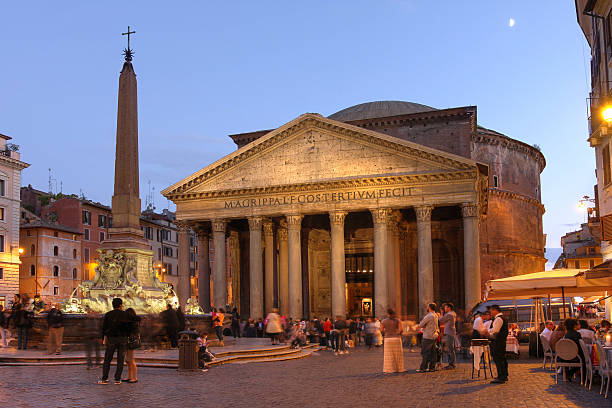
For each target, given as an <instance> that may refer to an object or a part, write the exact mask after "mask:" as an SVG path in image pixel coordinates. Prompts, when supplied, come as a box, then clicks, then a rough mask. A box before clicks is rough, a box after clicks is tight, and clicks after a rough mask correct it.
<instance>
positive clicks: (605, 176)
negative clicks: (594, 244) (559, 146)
mask: <svg viewBox="0 0 612 408" xmlns="http://www.w3.org/2000/svg"><path fill="white" fill-rule="evenodd" d="M575 4H576V15H577V19H578V24H579V25H580V28H581V29H582V32H583V33H584V36H585V38H586V40H587V42H588V44H589V46H590V48H591V91H590V93H589V99H588V100H589V112H588V121H589V138H588V141H589V144H590V145H591V147H592V148H593V149H594V152H595V168H596V175H597V195H598V201H599V203H598V207H599V217H600V220H601V234H602V241H601V254H602V257H603V261H608V260H610V259H612V246H611V245H610V242H611V241H612V167H611V166H612V164H611V163H612V162H611V154H610V149H611V146H610V141H611V138H610V135H611V133H612V132H611V131H612V127H611V125H610V123H609V122H607V121H606V120H604V117H603V111H604V109H605V108H607V107H610V106H612V94H611V92H610V78H612V69H611V67H612V1H610V0H597V1H594V0H576V2H575Z"/></svg>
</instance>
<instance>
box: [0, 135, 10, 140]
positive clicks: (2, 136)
mask: <svg viewBox="0 0 612 408" xmlns="http://www.w3.org/2000/svg"><path fill="white" fill-rule="evenodd" d="M0 139H4V140H11V139H12V137H10V136H7V135H3V134H2V133H0Z"/></svg>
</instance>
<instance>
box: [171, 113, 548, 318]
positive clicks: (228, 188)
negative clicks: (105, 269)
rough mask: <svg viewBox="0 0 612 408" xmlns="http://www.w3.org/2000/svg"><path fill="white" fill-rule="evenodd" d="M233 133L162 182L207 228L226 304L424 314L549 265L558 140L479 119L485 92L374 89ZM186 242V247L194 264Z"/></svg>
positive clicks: (471, 300) (290, 311)
mask: <svg viewBox="0 0 612 408" xmlns="http://www.w3.org/2000/svg"><path fill="white" fill-rule="evenodd" d="M231 137H232V139H233V140H234V142H235V143H236V144H237V145H238V147H239V149H238V150H237V151H236V152H234V153H232V154H229V155H228V156H226V157H224V158H222V159H220V160H218V161H217V162H215V163H213V164H211V165H210V166H208V167H206V168H204V169H202V170H200V171H199V172H197V173H195V174H193V175H191V176H189V177H187V178H186V179H185V180H182V181H181V182H179V183H176V184H175V185H173V186H170V187H168V188H167V189H165V190H163V191H162V194H164V195H165V196H166V197H168V198H169V199H171V200H173V201H174V202H175V203H176V205H177V213H176V214H177V222H176V224H177V226H178V228H179V243H180V242H181V239H182V238H181V235H182V234H186V233H187V232H188V231H189V228H194V229H195V230H196V232H197V233H198V243H201V244H202V246H201V247H200V248H199V251H198V258H199V270H198V273H199V276H200V282H204V281H205V280H206V278H207V277H208V276H209V275H210V274H211V270H210V269H209V266H210V265H212V276H213V279H212V286H213V287H212V295H210V294H209V296H210V298H211V299H212V303H213V304H214V305H215V306H217V307H219V305H223V306H225V305H226V304H230V305H232V306H236V307H239V308H240V310H241V313H244V314H248V315H250V316H251V317H255V318H257V317H261V316H263V315H265V313H266V312H268V311H269V310H271V308H272V307H274V306H279V307H280V309H281V312H282V313H283V314H287V315H288V316H291V317H294V318H298V317H301V316H313V315H317V316H335V315H351V316H359V315H362V316H367V315H374V314H375V315H376V316H382V315H384V312H385V310H386V308H387V307H392V308H394V309H396V310H398V311H399V312H400V313H401V314H402V315H403V316H409V315H411V316H417V315H422V314H423V312H424V309H425V305H426V304H427V303H428V302H431V301H434V300H435V301H452V302H454V303H455V304H456V305H458V306H459V307H462V308H463V307H467V308H471V307H473V306H474V305H475V304H476V303H477V302H478V301H479V300H480V299H481V294H482V287H483V285H484V283H485V282H486V281H487V280H489V279H494V278H497V277H502V276H510V275H516V274H522V273H530V272H536V271H540V270H544V264H545V259H544V244H545V242H544V235H543V233H542V214H543V212H544V207H543V206H542V204H541V201H540V191H541V190H540V173H541V171H542V170H543V168H544V165H545V160H544V156H543V155H542V154H541V152H540V151H539V150H538V149H537V148H534V147H532V146H529V145H527V144H524V143H522V142H519V141H517V140H514V139H511V138H509V137H507V136H505V135H502V134H500V133H498V132H495V131H492V130H489V129H485V128H482V127H479V126H478V125H477V122H476V107H461V108H451V109H442V110H438V109H434V108H431V107H428V106H424V105H419V104H415V103H410V102H398V101H381V102H372V103H366V104H361V105H356V106H353V107H350V108H347V109H345V110H342V111H340V112H337V113H335V114H333V115H331V116H329V118H324V117H322V116H321V115H318V114H305V115H302V116H300V117H298V118H297V119H295V120H293V121H291V122H289V123H287V124H286V125H284V126H281V127H280V128H278V129H274V130H265V131H259V132H251V133H244V134H239V135H232V136H231ZM210 241H212V248H213V249H214V251H206V250H203V248H207V246H208V243H209V242H210ZM183 257H184V258H183ZM186 257H187V254H181V251H180V248H179V275H180V274H183V273H185V274H186V273H188V271H187V267H186V264H185V266H182V263H181V259H186ZM210 258H212V259H210ZM209 259H210V261H211V262H208V261H209ZM203 286H204V285H202V284H200V296H202V295H205V294H206V292H207V291H208V290H210V288H204V287H203Z"/></svg>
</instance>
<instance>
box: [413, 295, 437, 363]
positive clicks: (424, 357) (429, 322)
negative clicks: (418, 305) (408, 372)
mask: <svg viewBox="0 0 612 408" xmlns="http://www.w3.org/2000/svg"><path fill="white" fill-rule="evenodd" d="M436 309H437V305H436V304H435V303H430V304H428V305H427V314H426V315H425V317H423V320H421V322H420V323H419V327H420V328H421V330H422V331H423V341H422V343H421V365H420V367H419V369H418V370H417V373H426V372H430V371H436V361H435V360H436V359H435V357H434V347H435V344H436V339H437V338H438V334H439V333H440V326H439V325H438V314H437V313H436Z"/></svg>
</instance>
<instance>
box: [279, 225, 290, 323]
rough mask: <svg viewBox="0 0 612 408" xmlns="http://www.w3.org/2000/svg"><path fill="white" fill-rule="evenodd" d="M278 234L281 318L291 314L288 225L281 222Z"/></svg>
mask: <svg viewBox="0 0 612 408" xmlns="http://www.w3.org/2000/svg"><path fill="white" fill-rule="evenodd" d="M277 232H278V294H279V296H278V306H279V308H280V313H281V316H288V314H289V254H288V247H287V223H286V222H284V221H281V223H280V228H279V229H278V230H277Z"/></svg>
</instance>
